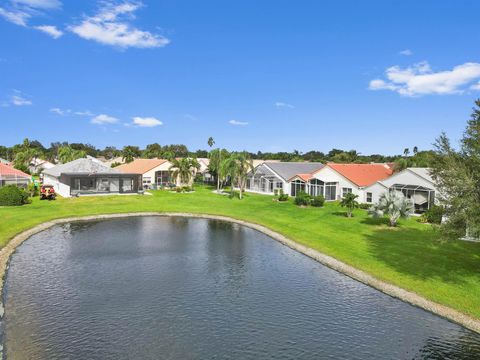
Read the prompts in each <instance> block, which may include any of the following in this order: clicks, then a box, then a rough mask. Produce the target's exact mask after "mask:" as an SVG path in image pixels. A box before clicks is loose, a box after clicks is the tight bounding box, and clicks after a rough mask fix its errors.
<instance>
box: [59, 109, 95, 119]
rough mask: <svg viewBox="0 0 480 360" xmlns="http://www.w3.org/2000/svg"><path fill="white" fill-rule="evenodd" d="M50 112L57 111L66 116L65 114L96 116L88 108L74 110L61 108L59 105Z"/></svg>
mask: <svg viewBox="0 0 480 360" xmlns="http://www.w3.org/2000/svg"><path fill="white" fill-rule="evenodd" d="M50 112H52V113H55V114H57V115H60V116H64V115H77V116H88V117H94V116H95V114H94V113H92V112H90V111H88V110H85V111H72V110H70V109H61V108H58V107H54V108H51V109H50Z"/></svg>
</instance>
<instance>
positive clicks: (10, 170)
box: [0, 162, 32, 188]
mask: <svg viewBox="0 0 480 360" xmlns="http://www.w3.org/2000/svg"><path fill="white" fill-rule="evenodd" d="M31 181H32V176H31V175H28V174H26V173H24V172H23V171H20V170H18V169H15V168H14V167H13V166H10V165H7V164H4V163H3V162H0V187H2V186H5V185H16V186H18V187H23V188H26V187H27V185H28V184H29V183H30V182H31Z"/></svg>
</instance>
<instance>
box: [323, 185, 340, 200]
mask: <svg viewBox="0 0 480 360" xmlns="http://www.w3.org/2000/svg"><path fill="white" fill-rule="evenodd" d="M336 198H337V183H335V182H327V183H325V200H336Z"/></svg>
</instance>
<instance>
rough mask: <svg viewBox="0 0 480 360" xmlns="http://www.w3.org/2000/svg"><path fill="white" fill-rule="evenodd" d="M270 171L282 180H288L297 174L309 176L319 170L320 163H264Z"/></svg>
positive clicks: (321, 165)
mask: <svg viewBox="0 0 480 360" xmlns="http://www.w3.org/2000/svg"><path fill="white" fill-rule="evenodd" d="M264 164H265V165H267V166H268V167H269V168H270V169H272V170H273V171H274V172H275V173H277V174H278V175H280V176H281V177H282V178H283V179H284V180H288V179H290V178H291V177H293V176H295V175H297V174H310V173H312V172H314V171H316V170H320V169H321V168H322V167H324V166H325V165H323V164H322V163H314V162H268V161H267V162H265V163H264Z"/></svg>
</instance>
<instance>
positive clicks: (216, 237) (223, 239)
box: [206, 220, 248, 289]
mask: <svg viewBox="0 0 480 360" xmlns="http://www.w3.org/2000/svg"><path fill="white" fill-rule="evenodd" d="M207 228H208V238H207V239H206V249H207V254H208V259H207V261H208V271H209V272H210V273H211V274H218V276H219V279H218V280H220V281H221V282H223V283H227V284H229V285H231V286H232V287H233V288H235V289H240V288H242V285H244V284H245V280H246V279H245V278H246V276H245V275H246V272H247V269H246V267H247V265H248V263H247V261H248V258H247V257H248V254H246V252H247V248H246V245H247V244H246V229H245V228H244V227H243V226H241V225H238V224H232V223H228V222H224V221H218V220H208V222H207Z"/></svg>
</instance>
